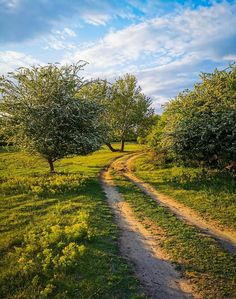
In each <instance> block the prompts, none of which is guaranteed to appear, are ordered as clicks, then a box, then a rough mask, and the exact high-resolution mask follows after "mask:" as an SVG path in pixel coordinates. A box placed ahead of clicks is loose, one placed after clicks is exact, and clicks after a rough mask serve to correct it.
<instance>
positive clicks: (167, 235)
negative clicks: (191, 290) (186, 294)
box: [113, 172, 236, 298]
mask: <svg viewBox="0 0 236 299" xmlns="http://www.w3.org/2000/svg"><path fill="white" fill-rule="evenodd" d="M113 175H114V179H115V184H116V186H117V187H118V190H119V191H120V193H122V194H123V197H124V200H125V201H127V202H128V203H129V204H130V205H131V207H132V208H133V210H134V212H135V213H136V215H137V219H139V220H140V221H143V220H145V221H144V223H149V224H150V221H151V222H152V223H153V224H154V225H156V227H157V229H158V230H159V231H160V230H161V232H162V233H161V235H159V239H160V245H161V246H162V247H163V248H164V250H165V251H166V252H167V253H168V255H169V256H170V260H171V261H172V262H174V264H175V265H176V268H177V269H178V270H179V271H180V272H181V273H182V274H183V275H184V276H185V277H186V278H188V279H190V281H191V282H192V284H193V286H196V287H197V290H198V292H200V293H201V295H202V296H203V297H202V298H235V297H236V260H235V258H234V256H233V255H230V254H229V253H226V252H225V251H224V250H223V249H222V248H221V247H220V245H218V243H217V242H216V241H215V240H213V239H212V238H209V237H207V236H205V235H203V234H202V233H201V232H199V231H198V230H197V229H195V228H194V227H193V226H190V225H188V224H186V223H184V222H183V221H181V220H179V219H177V217H175V216H174V215H173V214H172V213H171V212H170V211H168V210H167V209H166V208H164V207H161V206H159V205H158V204H157V203H156V202H155V201H154V200H153V199H151V198H150V197H149V196H147V195H146V194H144V193H143V192H142V191H140V190H139V189H138V188H137V187H136V186H134V185H133V184H132V183H131V182H130V181H128V180H127V179H125V178H124V177H123V176H120V175H119V174H118V173H114V172H113Z"/></svg>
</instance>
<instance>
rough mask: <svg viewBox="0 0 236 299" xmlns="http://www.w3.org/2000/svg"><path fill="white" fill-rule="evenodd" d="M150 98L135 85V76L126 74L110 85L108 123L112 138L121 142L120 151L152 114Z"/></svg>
mask: <svg viewBox="0 0 236 299" xmlns="http://www.w3.org/2000/svg"><path fill="white" fill-rule="evenodd" d="M151 103H152V102H151V100H150V98H148V97H146V96H145V95H144V94H143V93H142V92H141V88H140V87H139V86H138V85H137V79H136V78H135V76H133V75H130V74H126V75H125V76H124V77H122V78H119V79H118V80H116V82H115V83H114V84H113V85H112V99H111V104H110V106H109V122H110V124H111V128H112V130H113V132H114V136H115V137H116V138H119V139H120V140H121V149H120V150H121V151H122V152H123V151H124V143H125V140H126V139H127V137H128V136H129V135H132V134H136V135H137V133H138V131H139V128H140V127H141V126H142V125H143V124H144V123H145V122H146V121H147V119H148V118H149V117H150V116H151V115H152V114H153V109H152V108H151V107H150V106H151Z"/></svg>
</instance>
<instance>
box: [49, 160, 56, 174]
mask: <svg viewBox="0 0 236 299" xmlns="http://www.w3.org/2000/svg"><path fill="white" fill-rule="evenodd" d="M48 164H49V167H50V173H55V169H54V164H53V161H52V159H48Z"/></svg>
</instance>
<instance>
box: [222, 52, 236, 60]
mask: <svg viewBox="0 0 236 299" xmlns="http://www.w3.org/2000/svg"><path fill="white" fill-rule="evenodd" d="M223 59H224V60H227V61H236V55H233V54H232V55H226V56H224V57H223Z"/></svg>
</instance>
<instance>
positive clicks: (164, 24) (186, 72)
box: [64, 2, 236, 105]
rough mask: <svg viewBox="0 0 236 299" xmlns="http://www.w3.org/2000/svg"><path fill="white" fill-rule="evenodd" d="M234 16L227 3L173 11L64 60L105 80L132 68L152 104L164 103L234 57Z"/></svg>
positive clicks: (111, 34)
mask: <svg viewBox="0 0 236 299" xmlns="http://www.w3.org/2000/svg"><path fill="white" fill-rule="evenodd" d="M235 15H236V4H235V3H233V4H229V3H227V2H222V3H214V4H213V5H212V6H211V7H200V8H198V9H195V10H191V9H189V8H187V9H185V10H177V11H175V12H172V13H170V14H165V15H162V16H159V17H156V18H153V19H150V20H148V21H143V22H141V23H139V24H135V25H130V26H128V27H126V28H125V29H123V30H119V31H116V32H114V31H113V32H109V33H108V34H107V35H106V36H105V37H104V38H103V39H101V40H100V41H99V42H98V43H97V44H94V45H92V46H89V47H87V48H86V49H84V48H79V49H77V50H76V51H74V53H73V55H71V54H70V56H67V57H65V59H64V62H65V61H77V60H80V59H82V60H86V61H88V62H89V63H90V66H89V68H88V73H89V72H90V73H91V75H92V76H94V74H96V75H97V76H102V77H104V76H106V77H108V78H114V75H115V74H116V75H117V74H123V73H125V72H127V71H129V70H132V72H135V73H136V75H137V77H138V78H139V82H140V84H141V86H142V88H143V89H144V91H145V92H147V93H148V94H149V95H151V96H153V97H155V98H156V101H159V102H162V101H166V100H167V99H168V98H169V97H173V96H174V95H175V94H176V93H177V92H179V91H181V90H182V89H184V88H188V87H191V85H192V84H193V83H194V82H196V80H198V77H197V73H199V72H200V71H207V70H208V66H209V65H211V62H214V66H216V65H217V64H221V63H222V62H223V61H224V59H226V60H231V58H232V57H234V56H235V55H234V53H235V49H234V50H233V49H232V48H233V43H234V42H235V40H236V34H235V28H236V18H235ZM230 45H231V46H230ZM232 51H233V52H232ZM229 53H230V55H229ZM147 65H150V66H151V65H152V67H149V68H148V67H147ZM155 105H159V104H155Z"/></svg>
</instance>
